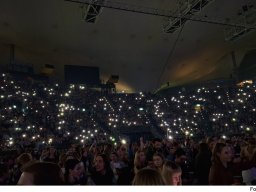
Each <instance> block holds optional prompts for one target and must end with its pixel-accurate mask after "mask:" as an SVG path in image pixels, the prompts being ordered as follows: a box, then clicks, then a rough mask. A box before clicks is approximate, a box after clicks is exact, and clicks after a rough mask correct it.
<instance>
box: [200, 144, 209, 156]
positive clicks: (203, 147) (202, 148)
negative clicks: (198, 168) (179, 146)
mask: <svg viewBox="0 0 256 192" xmlns="http://www.w3.org/2000/svg"><path fill="white" fill-rule="evenodd" d="M209 151H210V149H209V146H208V145H207V143H200V144H199V153H202V154H205V153H208V152H209Z"/></svg>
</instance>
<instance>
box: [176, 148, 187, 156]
mask: <svg viewBox="0 0 256 192" xmlns="http://www.w3.org/2000/svg"><path fill="white" fill-rule="evenodd" d="M183 155H185V156H186V152H185V151H184V150H183V149H181V148H179V149H177V150H176V151H175V153H174V156H175V157H180V156H183Z"/></svg>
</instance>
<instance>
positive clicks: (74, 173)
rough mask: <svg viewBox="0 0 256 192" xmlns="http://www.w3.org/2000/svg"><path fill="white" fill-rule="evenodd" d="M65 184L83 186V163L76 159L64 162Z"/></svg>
mask: <svg viewBox="0 0 256 192" xmlns="http://www.w3.org/2000/svg"><path fill="white" fill-rule="evenodd" d="M64 178H65V184H67V185H83V184H86V178H85V169H84V164H83V162H81V161H79V160H77V159H68V160H66V162H65V173H64Z"/></svg>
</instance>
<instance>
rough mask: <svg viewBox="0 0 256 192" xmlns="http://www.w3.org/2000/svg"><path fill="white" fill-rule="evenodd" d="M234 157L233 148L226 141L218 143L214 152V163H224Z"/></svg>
mask: <svg viewBox="0 0 256 192" xmlns="http://www.w3.org/2000/svg"><path fill="white" fill-rule="evenodd" d="M232 158H233V153H232V150H231V148H230V147H229V146H227V145H226V144H224V143H217V144H216V145H215V147H214V150H213V154H212V161H213V163H218V162H221V163H222V164H223V165H225V164H227V163H228V162H230V161H231V160H232Z"/></svg>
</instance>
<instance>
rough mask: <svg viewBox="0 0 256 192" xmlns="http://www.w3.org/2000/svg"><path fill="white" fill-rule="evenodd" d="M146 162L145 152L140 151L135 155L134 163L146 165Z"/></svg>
mask: <svg viewBox="0 0 256 192" xmlns="http://www.w3.org/2000/svg"><path fill="white" fill-rule="evenodd" d="M145 161H146V153H145V151H143V150H138V151H137V152H136V153H135V157H134V163H136V164H141V163H144V162H145Z"/></svg>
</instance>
